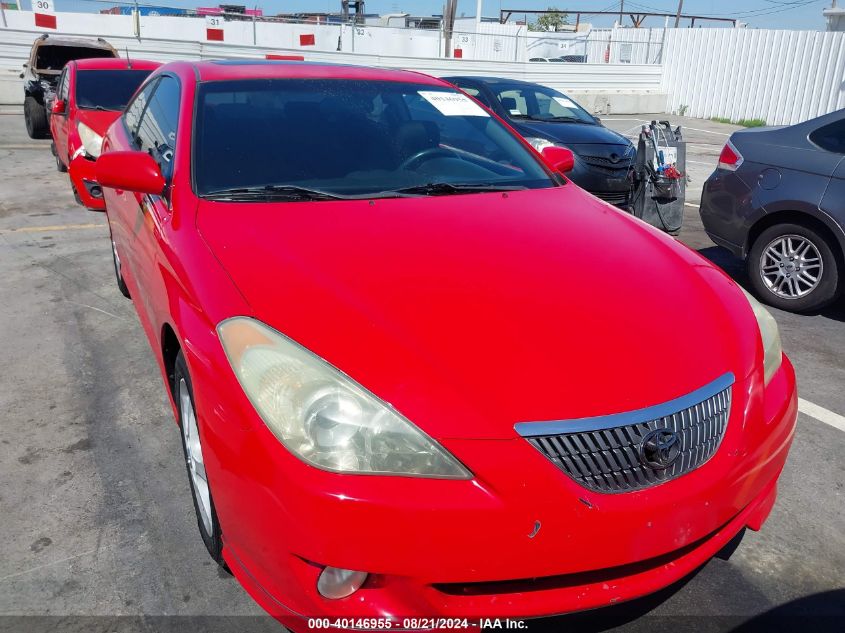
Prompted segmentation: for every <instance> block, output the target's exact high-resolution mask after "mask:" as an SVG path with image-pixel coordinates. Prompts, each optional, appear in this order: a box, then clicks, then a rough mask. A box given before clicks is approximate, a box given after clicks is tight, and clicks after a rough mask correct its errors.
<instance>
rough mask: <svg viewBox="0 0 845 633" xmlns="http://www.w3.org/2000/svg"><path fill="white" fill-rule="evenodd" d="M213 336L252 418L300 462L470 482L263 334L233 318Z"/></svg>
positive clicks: (457, 467)
mask: <svg viewBox="0 0 845 633" xmlns="http://www.w3.org/2000/svg"><path fill="white" fill-rule="evenodd" d="M217 332H218V334H219V336H220V340H221V342H222V343H223V348H224V350H225V351H226V356H227V357H228V359H229V363H230V364H231V365H232V369H233V370H234V372H235V375H236V376H237V378H238V382H239V383H240V385H241V387H242V388H243V390H244V392H245V393H246V395H247V397H248V398H249V399H250V401H251V402H252V404H253V406H254V407H255V409H256V411H257V412H258V415H259V416H260V417H261V419H262V420H263V421H264V423H265V424H266V425H267V428H269V429H270V431H272V432H273V434H274V435H275V436H276V437H277V438H278V439H279V441H280V442H281V443H282V444H284V445H285V447H287V448H288V450H290V451H291V452H292V453H293V454H294V455H296V456H297V457H299V458H300V459H302V460H303V461H305V462H307V463H309V464H312V465H313V466H316V467H318V468H322V469H325V470H331V471H336V472H343V473H382V474H393V475H412V476H418V477H441V478H447V479H469V478H471V477H472V475H471V473H470V472H469V471H467V470H466V468H464V467H463V466H462V465H461V464H460V463H459V462H458V461H457V460H456V459H455V458H454V457H452V456H451V455H450V454H449V453H448V452H446V450H445V449H443V448H442V447H441V446H440V445H438V444H437V443H436V442H435V441H434V440H433V439H431V438H430V437H428V436H427V435H426V434H425V433H423V432H422V431H421V430H420V429H418V428H417V427H416V426H414V425H413V424H412V423H411V422H409V421H408V420H406V419H405V418H404V417H402V415H400V414H399V413H398V412H397V411H395V410H394V409H393V408H392V407H391V406H390V405H388V404H386V403H384V402H382V401H381V400H379V399H378V398H377V397H376V396H374V395H373V394H371V393H369V392H368V391H367V390H366V389H364V388H363V387H361V386H360V385H358V384H356V383H355V382H353V381H352V380H351V379H350V378H349V377H347V376H346V375H344V374H343V373H341V372H340V371H338V370H337V369H335V368H334V367H332V366H331V365H329V364H328V363H327V362H326V361H324V360H323V359H321V358H319V357H318V356H316V355H315V354H313V353H311V352H309V351H308V350H306V349H305V348H304V347H302V346H300V345H299V344H297V343H295V342H293V341H291V340H290V339H288V338H287V337H285V336H284V335H282V334H280V333H279V332H277V331H276V330H274V329H272V328H270V327H269V326H267V325H265V324H263V323H261V322H260V321H256V320H255V319H251V318H247V317H234V318H231V319H227V320H225V321H223V322H221V323H220V325H218V326H217Z"/></svg>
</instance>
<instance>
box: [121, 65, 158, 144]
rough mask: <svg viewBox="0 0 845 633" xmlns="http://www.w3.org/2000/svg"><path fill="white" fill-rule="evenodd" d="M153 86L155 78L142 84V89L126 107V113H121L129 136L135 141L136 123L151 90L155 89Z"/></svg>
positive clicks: (139, 118)
mask: <svg viewBox="0 0 845 633" xmlns="http://www.w3.org/2000/svg"><path fill="white" fill-rule="evenodd" d="M155 87H156V81H155V80H153V81H151V82H150V83H148V84H147V85H146V86H144V89H143V90H142V91H141V92H140V93H138V96H137V97H135V98H134V99H133V100H132V103H130V104H129V105H128V106H127V107H126V114H124V115H123V121H124V123H126V127H127V128H128V129H129V136H130V137H131V138H132V141H133V142H135V143H137V141H136V137H137V134H138V123H139V122H140V121H141V115H143V114H144V110H145V109H146V107H147V102H148V101H149V100H150V95H151V94H152V93H153V90H155Z"/></svg>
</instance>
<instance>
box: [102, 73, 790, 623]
mask: <svg viewBox="0 0 845 633" xmlns="http://www.w3.org/2000/svg"><path fill="white" fill-rule="evenodd" d="M167 69H168V70H169V71H170V72H173V73H175V74H177V75H178V77H179V79H180V82H181V85H182V97H181V98H182V104H181V113H180V120H179V123H178V128H177V129H178V131H177V139H176V153H175V161H176V163H175V171H174V180H173V183H172V188H171V190H170V191H171V199H170V201H169V203H168V201H165V200H164V199H161V198H157V197H153V198H150V199H149V204H148V205H147V206H146V207H145V209H144V210H143V213H141V212H140V211H139V208H140V207H139V204H140V202H139V201H140V198H141V197H140V196H136V195H134V194H131V193H128V192H124V191H120V192H118V191H115V190H113V189H108V188H107V189H106V204H107V207H108V220H109V224H110V227H111V231H112V235H113V237H114V240H115V242H116V245H117V249H118V252H119V255H120V260H121V262H122V266H123V268H122V270H123V275H124V278H125V281H126V284H127V286H128V287H129V290H130V292H131V294H132V297H133V300H134V302H135V306H136V309H137V310H138V314H139V317H140V320H141V323H142V325H143V327H144V330H145V332H146V334H147V336H148V338H149V340H150V343H151V345H152V349H153V351H154V353H155V356H156V358H157V360H158V362H159V366H160V369H161V371H162V376H163V377H164V378H165V379H166V368H165V365H164V361H163V357H162V353H161V350H162V332H163V331H164V330H165V328H172V330H173V331H174V332H175V334H176V337H177V339H178V340H179V341H180V345H181V349H182V350H183V352H184V353H185V355H186V360H187V363H188V367H189V369H190V371H191V377H192V383H193V388H194V395H195V398H196V406H197V415H198V420H199V425H200V434H201V436H202V437H203V444H204V447H203V451H204V454H205V459H206V467H207V472H208V476H209V480H210V482H211V488H212V492H213V495H214V501H215V504H216V509H217V513H218V515H219V518H220V522H221V525H222V529H223V534H224V541H225V548H224V556H225V558H226V560H227V562H228V564H229V566H230V567H231V569H232V571H233V572H234V574H235V576H236V577H237V578H238V580H239V581H240V582H241V583H242V584H243V585H244V587H245V588H246V589H247V591H249V593H250V594H251V595H252V596H253V598H255V599H256V600H257V601H258V602H259V603H260V604H261V605H262V606H263V607H264V608H265V609H267V610H268V611H269V612H270V613H272V614H274V615H276V616H277V617H279V618H280V619H282V620H283V621H284V622H285V623H286V624H288V625H289V626H292V627H293V628H295V629H298V630H303V629H304V622H303V621H301V620H298V619H296V618H293V619H292V618H291V613H298V614H302V615H304V616H321V615H335V616H348V615H358V616H364V615H366V616H380V615H383V614H394V615H399V616H413V615H416V616H433V615H444V616H465V617H480V616H506V615H512V616H539V615H547V614H553V613H562V612H567V611H574V610H580V609H588V608H593V607H599V606H603V605H607V604H611V603H614V602H617V601H619V600H626V599H630V598H634V597H637V596H640V595H643V594H646V593H650V592H653V591H656V590H658V589H660V588H662V587H665V586H666V585H668V584H670V583H673V582H675V581H677V580H679V579H680V578H682V577H683V576H685V575H686V574H688V573H690V572H692V571H693V570H694V569H696V568H697V567H698V566H700V565H701V564H703V563H704V562H706V561H707V560H708V559H709V558H710V557H711V556H713V554H715V553H716V552H717V551H718V550H719V549H720V548H721V547H722V546H723V545H724V544H725V543H727V542H728V540H730V538H732V537H733V536H734V535H735V534H736V533H737V532H738V531H739V530H740V529H742V528H743V527H744V526H746V525H748V526H750V527H752V528H759V527H760V526H761V525H762V523H763V521H764V520H765V518H766V516H767V514H768V512H769V509H770V507H771V503H772V501H773V499H774V496H775V494H776V492H775V491H776V480H777V477H778V475H779V474H780V471H781V469H782V467H783V464H784V461H785V459H786V454H787V451H788V448H789V445H790V443H791V440H792V434H793V432H794V427H795V419H796V415H797V400H796V391H795V375H794V372H793V369H792V365H791V364H790V363H789V361H788V360H787V359H784V363H783V366H782V367H781V369H780V370H779V371H778V372H777V373H776V374H775V376H774V378H773V379H772V380H771V382H770V383H769V385H768V386H765V387H764V385H763V367H762V354H763V352H762V346H761V344H760V339H759V333H758V329H757V323H756V320H755V318H754V316H753V314H752V312H751V309H750V307H749V305H748V303H747V301H746V299H745V298H744V296H743V294H742V292H741V290H740V289H739V288H738V287H737V285H736V284H735V283H734V282H733V281H732V280H731V279H730V278H729V277H727V276H726V275H725V274H724V273H723V272H722V271H720V270H719V269H717V268H716V267H715V266H714V265H713V264H712V263H710V262H709V261H707V260H706V259H704V258H703V257H701V256H700V255H699V254H698V253H696V252H694V251H692V250H690V249H688V248H686V247H685V246H683V245H681V244H680V243H678V242H677V241H676V240H674V239H672V238H671V237H669V236H666V235H664V234H662V233H659V232H658V231H656V230H655V229H652V228H651V227H649V226H647V225H645V224H643V223H642V222H640V221H638V220H636V219H634V218H632V217H631V216H629V215H627V214H625V213H622V212H621V211H619V210H618V209H615V208H613V207H610V206H609V205H606V204H604V203H603V202H600V201H599V200H597V199H596V198H593V197H592V196H589V195H588V194H586V193H585V192H583V191H582V190H580V189H579V188H577V187H576V186H574V185H572V184H566V185H564V186H561V187H554V188H549V189H542V190H528V191H518V192H509V193H508V195H507V196H503V195H502V194H501V193H487V194H473V195H461V196H443V197H428V198H406V199H385V200H375V201H373V202H372V204H371V203H370V202H369V201H367V200H360V201H331V202H317V203H313V202H301V203H280V204H257V203H251V204H240V203H221V202H209V201H204V200H198V199H197V197H196V196H195V195H194V194H193V192H192V190H191V178H190V174H191V165H190V157H191V151H190V149H191V133H192V129H193V125H192V120H191V118H192V116H193V104H194V96H195V87H196V83H197V81H198V79H199V80H202V81H210V80H218V81H225V80H232V79H246V78H267V77H314V78H322V77H343V78H355V79H361V80H369V79H378V80H386V81H410V82H414V83H420V82H422V83H430V84H432V85H444V84H443V82H441V81H439V80H436V79H433V78H427V77H425V76H423V75H419V74H416V73H413V74H412V73H403V72H401V71H390V70H375V69H366V68H356V67H343V66H324V65H304V64H303V65H297V64H292V65H273V64H269V65H245V66H229V65H220V64H212V63H207V62H204V63H198V64H196V65H194V64H188V63H184V62H179V63H174V64H169V65H168V66H167ZM197 75H198V76H199V77H197ZM106 142H107V145H108V146H110V147H111V148H114V149H116V150H128V149H131V144H130V141H129V139H128V138H127V136H126V134H125V130H124V127H123V126H122V125H120V124H115V125H113V126H112V127H111V128H110V131H109V134H108V137H107V141H106ZM538 160H539V156H538ZM139 218H142V219H141V220H139ZM584 262H589V266H584V265H583V263H584ZM632 262H636V263H637V265H639V266H641V267H643V269H644V270H645V271H646V273H647V274H645V275H633V276H632V275H631V274H630V270H631V263H632ZM237 315H247V316H252V317H254V318H257V319H260V320H262V321H264V322H265V323H267V324H269V325H271V326H272V327H274V328H276V329H277V330H279V331H281V332H283V333H284V334H286V335H287V336H289V337H291V338H292V339H293V340H295V341H297V342H299V343H301V344H302V345H304V346H305V347H306V348H308V349H310V350H312V351H313V352H315V353H316V354H318V355H319V356H321V357H323V358H325V359H326V360H327V361H329V362H330V363H332V364H334V365H335V366H336V367H338V368H339V369H341V370H342V371H344V372H346V373H347V374H349V375H350V376H351V377H352V378H354V379H355V380H357V381H358V382H359V383H361V384H363V385H364V386H365V387H366V388H368V389H369V390H371V391H372V392H373V393H375V394H376V395H378V396H379V397H381V398H383V399H384V400H386V401H388V402H390V403H391V404H392V405H393V406H395V407H396V408H397V409H398V410H399V411H400V412H402V413H403V414H404V415H405V416H407V417H408V419H410V420H411V421H413V422H414V423H415V424H417V425H418V426H420V427H421V428H422V429H423V430H425V431H426V432H427V433H428V434H429V435H431V436H432V437H434V438H435V439H437V440H438V441H439V442H440V443H441V444H442V445H443V446H444V447H445V448H446V449H447V450H448V451H450V452H451V453H452V454H454V455H455V456H456V457H457V458H458V459H459V460H460V461H461V462H462V463H464V464H465V465H466V466H467V467H468V468H469V469H470V470H471V471H472V473H473V479H472V480H464V481H454V480H452V481H447V480H437V479H422V478H412V477H389V476H363V475H342V474H335V473H330V472H326V471H322V470H318V469H316V468H313V467H311V466H308V465H306V464H305V463H303V462H302V461H300V460H299V459H298V458H296V457H295V456H293V455H292V454H291V453H290V452H288V451H287V450H286V449H285V448H284V447H283V446H282V444H280V443H279V442H278V441H277V440H276V438H275V437H274V436H273V435H272V433H271V432H270V431H269V430H268V429H267V427H266V426H265V425H264V424H263V422H262V421H261V420H260V419H259V417H258V416H257V414H256V412H255V410H254V409H253V408H252V406H251V404H250V402H249V401H248V399H247V398H246V396H245V394H244V393H243V391H242V390H241V388H240V386H239V385H238V383H237V380H236V379H235V377H234V374H233V372H232V370H231V368H230V366H229V365H228V362H227V360H226V358H225V354H224V352H223V350H222V347H221V345H220V341H219V340H218V338H217V333H216V326H217V324H218V323H219V322H220V321H222V320H223V319H226V318H229V317H232V316H237ZM676 331H681V332H695V336H694V337H690V336H685V337H679V336H672V335H671V333H672V332H676ZM667 333H668V335H667ZM727 371H730V372H733V373H734V375H735V376H736V383H735V384H734V387H733V404H732V409H731V416H730V419H729V422H728V426H727V430H726V434H725V437H724V439H723V442H722V445H721V447H720V448H719V450H718V451H717V452H716V454H715V455H714V456H713V458H712V459H710V460H709V461H708V462H707V463H706V464H704V465H703V466H701V467H700V468H698V469H697V470H695V471H693V472H690V473H688V474H686V475H684V476H683V477H680V478H678V479H675V480H672V481H669V482H666V483H664V484H662V485H659V486H655V487H651V488H647V489H644V490H640V491H636V492H631V493H624V494H601V493H596V492H591V491H589V490H586V489H584V488H582V487H580V486H579V485H578V484H576V483H575V482H574V481H573V480H571V479H569V478H568V477H566V476H565V475H564V474H563V473H562V472H561V471H560V470H559V469H558V468H557V467H555V466H554V465H553V464H552V463H550V462H549V461H548V460H547V459H546V458H545V457H543V456H542V455H541V454H540V453H539V452H538V451H537V450H535V449H534V448H533V447H532V446H530V445H529V444H528V442H526V441H525V440H524V439H523V438H521V437H519V436H518V435H517V434H516V432H515V431H514V428H513V425H514V424H515V423H516V422H519V421H526V420H532V421H535V420H560V419H569V418H579V417H587V416H595V415H602V414H609V413H617V412H621V411H629V410H633V409H637V408H642V407H647V406H651V405H654V404H658V403H661V402H665V401H667V400H671V399H673V398H676V397H678V396H681V395H683V394H687V393H690V392H691V391H693V390H695V389H697V388H699V387H701V386H702V385H704V384H707V383H709V382H710V381H712V380H714V379H715V378H717V377H718V376H721V375H722V374H724V373H725V372H727ZM171 404H173V402H172V400H171ZM174 411H175V410H174ZM585 500H586V501H587V502H588V503H585V502H584V501H585ZM184 502H185V504H186V511H187V508H188V507H189V504H190V499H187V498H186V499H185V500H184ZM536 521H540V522H541V524H542V529H541V530H540V532H539V533H537V535H536V536H535V537H534V538H529V537H528V535H529V534H530V533H531V532H532V530H533V529H534V526H535V522H536ZM309 561H311V562H309ZM315 563H316V565H315ZM318 565H333V566H337V567H343V568H347V569H356V570H364V571H367V572H370V573H371V574H372V575H371V577H370V580H369V581H368V583H367V584H366V585H365V587H364V588H363V589H362V590H360V591H359V592H358V593H356V594H354V595H353V596H352V597H350V598H348V599H343V600H336V601H327V600H324V599H322V598H320V597H319V596H318V595H317V593H316V591H315V584H316V578H317V574H318V573H319V571H320V568H319V566H318ZM544 577H549V578H550V580H547V581H544V582H545V584H544V588H542V589H540V590H536V591H515V592H508V593H505V592H500V591H497V590H496V589H495V587H494V588H492V589H490V590H489V591H487V592H482V593H477V592H476V593H467V592H461V591H458V592H456V593H454V592H453V593H449V592H445V591H443V590H441V589H439V588H438V585H439V584H440V583H459V584H460V583H474V582H493V581H518V580H520V579H530V578H544Z"/></svg>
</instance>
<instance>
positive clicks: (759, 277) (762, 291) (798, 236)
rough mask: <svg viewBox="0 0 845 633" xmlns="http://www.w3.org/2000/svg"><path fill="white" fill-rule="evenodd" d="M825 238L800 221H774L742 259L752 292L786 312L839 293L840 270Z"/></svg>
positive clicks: (823, 301)
mask: <svg viewBox="0 0 845 633" xmlns="http://www.w3.org/2000/svg"><path fill="white" fill-rule="evenodd" d="M833 248H834V246H832V245H831V244H830V243H829V242H828V240H827V239H826V238H825V237H824V236H823V235H821V234H820V233H819V232H817V231H816V230H814V229H811V228H809V227H806V226H802V225H800V224H792V223H786V224H776V225H775V226H771V227H769V228H768V229H766V230H765V231H763V232H762V233H761V234H760V235H759V237H758V238H757V239H756V240H755V242H754V244H753V245H752V246H751V251H750V252H749V254H748V259H747V260H746V267H747V270H748V278H749V281H750V282H751V287H752V289H753V290H754V294H755V295H757V298H758V299H760V300H761V301H762V302H763V303H767V304H769V305H771V306H774V307H775V308H779V309H781V310H786V311H788V312H811V311H815V310H819V309H821V308H823V307H825V306H826V305H828V304H830V303H831V302H833V301H834V300H836V298H837V297H838V296H839V292H840V283H839V281H840V280H839V278H840V274H841V270H840V268H839V264H838V262H837V258H836V254H835V252H834V250H833Z"/></svg>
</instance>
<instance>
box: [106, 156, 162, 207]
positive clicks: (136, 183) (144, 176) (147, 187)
mask: <svg viewBox="0 0 845 633" xmlns="http://www.w3.org/2000/svg"><path fill="white" fill-rule="evenodd" d="M96 169H97V182H99V183H100V186H102V187H109V188H111V189H125V190H126V191H134V192H136V193H149V194H152V195H155V196H160V195H161V194H162V192H163V191H164V186H165V184H166V183H165V182H164V176H162V175H161V169H160V168H159V166H158V163H156V162H155V161H154V160H153V157H152V156H150V155H149V154H147V153H146V152H134V151H133V152H106V153H105V154H102V155H101V156H100V157H99V158H98V159H97V163H96Z"/></svg>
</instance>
